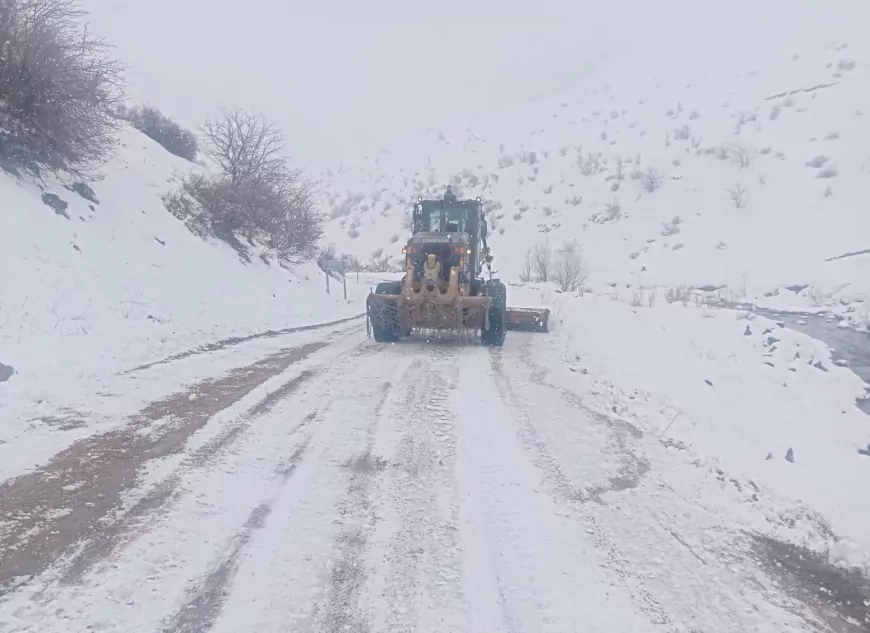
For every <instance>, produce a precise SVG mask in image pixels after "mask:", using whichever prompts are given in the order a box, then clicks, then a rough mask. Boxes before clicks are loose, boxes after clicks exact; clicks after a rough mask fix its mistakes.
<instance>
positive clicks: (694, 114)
mask: <svg viewBox="0 0 870 633" xmlns="http://www.w3.org/2000/svg"><path fill="white" fill-rule="evenodd" d="M699 116H701V114H700V113H699V112H698V111H697V110H692V111H691V112H690V113H689V120H690V121H694V120H695V119H697V118H698V117H699Z"/></svg>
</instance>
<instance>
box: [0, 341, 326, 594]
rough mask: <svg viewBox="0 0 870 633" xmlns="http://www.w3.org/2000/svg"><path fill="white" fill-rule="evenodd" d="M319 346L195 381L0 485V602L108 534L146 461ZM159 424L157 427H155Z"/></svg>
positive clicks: (157, 498) (162, 496) (155, 499)
mask: <svg viewBox="0 0 870 633" xmlns="http://www.w3.org/2000/svg"><path fill="white" fill-rule="evenodd" d="M325 345H326V343H325V342H317V343H310V344H308V345H304V346H301V347H297V348H293V349H287V350H282V351H281V352H278V353H276V354H272V355H271V356H269V357H267V358H265V359H262V360H260V361H258V362H256V363H253V364H251V365H248V366H246V367H243V368H240V369H236V370H234V371H232V372H230V373H229V374H227V375H226V376H224V377H222V378H219V379H211V380H206V381H204V382H201V383H199V384H197V385H195V386H194V387H193V388H192V389H190V390H189V391H187V392H183V393H178V394H174V395H172V396H170V397H168V398H166V399H165V400H161V401H159V402H155V403H153V404H151V405H149V406H148V407H146V408H145V409H144V410H142V411H141V412H140V413H139V414H138V415H136V416H134V417H133V418H132V419H131V421H130V423H129V424H128V425H127V426H126V427H124V428H122V429H118V430H116V431H112V432H109V433H104V434H101V435H96V436H92V437H88V438H86V439H83V440H81V441H79V442H76V443H75V444H73V445H72V446H70V447H69V448H68V449H66V450H65V451H63V452H61V453H59V454H58V455H56V456H55V457H54V458H53V459H52V460H51V461H50V462H49V463H47V464H46V465H45V466H43V467H41V468H39V469H37V470H36V471H34V472H32V473H29V474H27V475H23V476H21V477H17V478H15V479H12V480H10V481H7V482H4V483H3V485H0V508H2V509H3V511H4V517H3V518H4V520H6V521H10V522H11V523H12V527H11V528H10V529H8V530H7V531H5V532H4V534H3V535H2V537H0V551H3V552H4V556H3V558H2V559H0V595H2V594H3V593H5V592H7V591H9V590H10V589H12V588H13V587H14V586H16V585H17V584H20V583H22V582H26V581H27V580H28V579H29V578H31V577H32V576H34V575H35V574H38V573H40V572H42V571H44V570H45V569H46V568H47V567H48V566H49V565H51V564H52V563H53V562H54V561H55V560H57V559H58V558H59V557H60V556H62V555H63V554H64V553H65V552H66V551H67V550H68V549H69V548H70V547H71V546H73V545H74V544H76V543H78V542H79V541H81V540H83V539H94V538H99V537H100V535H101V533H103V532H104V531H105V530H106V529H107V528H106V526H105V525H102V524H101V523H102V522H103V520H104V519H105V517H106V516H107V515H108V514H109V512H110V511H111V510H112V509H114V508H116V507H118V505H119V501H120V495H121V494H122V493H123V492H124V491H126V490H128V489H129V488H131V487H132V486H134V485H135V484H136V479H137V471H138V469H139V468H140V467H141V466H142V465H143V464H145V462H147V461H148V460H151V459H157V458H160V457H165V456H167V455H171V454H174V453H177V452H179V451H180V450H182V448H183V446H184V444H185V442H186V441H187V439H188V438H189V437H190V436H191V435H192V434H193V433H195V432H196V431H197V430H199V429H201V428H202V427H203V426H205V424H206V423H207V422H208V420H209V419H210V418H211V417H212V416H213V415H215V414H216V413H218V412H219V411H221V410H222V409H224V408H226V407H228V406H230V405H231V404H233V403H234V402H236V401H238V400H239V399H240V398H242V397H244V396H245V395H247V394H248V393H250V392H251V391H252V390H253V389H255V388H256V387H258V386H260V385H261V384H263V383H264V382H266V381H267V380H268V379H270V378H272V377H273V376H275V375H277V374H279V373H281V372H282V371H284V370H286V369H287V368H288V367H289V366H290V365H291V364H293V363H295V362H298V361H300V360H302V359H303V358H305V357H307V356H309V355H310V354H312V353H314V352H315V351H317V350H318V349H320V348H322V347H324V346H325ZM158 421H162V422H164V423H163V424H161V425H159V426H154V424H155V423H156V422H158ZM170 483H171V481H170ZM171 489H172V487H171V486H169V489H167V490H164V491H159V492H157V493H155V495H154V496H151V497H149V498H147V499H146V500H143V502H141V503H142V504H143V505H142V506H141V507H140V509H139V510H137V511H136V512H138V513H139V514H141V513H142V512H144V511H145V510H146V509H153V507H154V505H155V504H157V505H159V504H160V503H163V502H165V500H166V499H168V498H170V497H171ZM136 512H134V517H135V514H136Z"/></svg>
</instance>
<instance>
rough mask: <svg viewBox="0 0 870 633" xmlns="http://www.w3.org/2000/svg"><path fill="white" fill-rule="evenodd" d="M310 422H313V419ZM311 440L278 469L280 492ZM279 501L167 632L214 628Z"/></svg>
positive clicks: (265, 508) (260, 509) (253, 517)
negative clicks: (247, 552) (242, 563)
mask: <svg viewBox="0 0 870 633" xmlns="http://www.w3.org/2000/svg"><path fill="white" fill-rule="evenodd" d="M307 419H311V416H309V418H307ZM309 441H310V437H309V438H306V439H305V440H303V441H302V443H300V444H299V446H298V447H297V449H296V450H295V451H294V452H293V454H292V455H290V457H289V458H288V459H287V461H286V462H285V463H283V464H281V465H280V466H279V468H278V470H277V473H278V475H279V481H278V487H279V492H280V488H283V487H284V486H285V485H286V484H287V481H288V480H289V479H290V477H292V476H293V473H294V472H295V471H296V469H297V467H298V466H299V464H300V462H301V461H302V459H303V457H304V455H305V452H306V450H307V449H308V442H309ZM277 498H278V493H276V494H274V495H272V497H271V498H270V499H268V500H267V501H264V502H263V503H261V504H259V505H258V506H257V507H256V508H254V509H253V510H252V511H251V514H250V516H249V517H248V520H247V521H245V524H244V526H243V527H242V529H241V531H240V532H239V533H238V535H236V537H235V538H234V539H233V542H232V544H231V545H230V546H229V548H227V552H226V555H225V556H224V558H223V559H222V560H221V561H220V562H219V563H218V565H217V566H216V567H215V569H214V570H213V571H212V572H211V573H210V574H208V576H206V577H205V578H204V579H203V580H202V582H201V583H200V585H199V586H198V587H197V588H195V589H192V592H193V594H194V595H193V597H192V598H190V599H189V600H187V601H186V602H185V603H184V604H183V605H182V606H181V607H180V608H179V609H178V610H177V611H176V613H175V614H174V615H173V616H172V617H171V619H170V622H169V624H168V625H167V626H166V627H165V628H164V629H163V631H164V632H165V633H206V632H207V631H209V630H210V629H211V628H212V626H214V623H215V622H216V621H217V619H218V616H219V615H220V613H221V608H222V607H223V604H224V601H225V600H226V597H227V593H228V589H229V585H230V582H231V580H232V578H233V576H234V575H235V573H236V570H237V568H238V563H239V558H240V557H241V555H242V554H243V552H244V550H245V547H247V545H248V543H249V542H250V541H251V539H252V537H253V535H254V533H255V532H256V531H257V530H260V529H262V528H263V527H264V526H265V524H266V520H267V519H268V518H269V514H270V513H271V512H272V505H273V504H274V503H275V500H276V499H277Z"/></svg>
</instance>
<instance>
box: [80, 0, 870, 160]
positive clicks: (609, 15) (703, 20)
mask: <svg viewBox="0 0 870 633" xmlns="http://www.w3.org/2000/svg"><path fill="white" fill-rule="evenodd" d="M849 1H851V2H852V3H854V2H856V1H857V2H860V3H862V4H870V3H863V2H862V0H842V2H849ZM81 2H82V6H83V7H84V8H86V9H87V10H88V11H89V12H90V17H89V20H90V22H91V24H92V27H93V29H94V30H95V31H96V32H98V33H99V34H101V35H104V36H106V37H107V38H108V39H109V40H110V41H111V42H112V43H113V44H114V45H115V46H116V47H117V49H118V54H119V55H120V56H121V57H122V58H123V60H124V61H125V62H126V63H127V64H128V67H129V70H128V80H129V82H130V83H131V95H132V96H133V97H134V98H136V99H143V98H144V99H146V100H148V101H149V102H151V103H153V104H154V105H157V106H158V107H160V108H161V109H162V110H164V111H165V112H166V113H167V114H169V115H171V116H173V117H174V118H176V119H178V120H179V121H181V122H182V123H184V124H186V125H188V126H191V127H195V126H197V125H198V124H199V123H200V122H201V121H202V120H203V118H205V117H207V116H209V115H211V114H213V113H215V112H216V111H217V109H218V108H219V107H233V106H240V107H243V108H254V109H257V110H259V111H261V112H263V113H265V114H266V115H268V116H269V117H270V118H272V119H273V120H275V121H277V122H278V123H279V124H280V125H281V127H282V128H283V129H284V131H285V133H286V135H287V138H288V140H289V141H290V145H291V147H292V148H293V154H294V159H295V160H296V162H297V163H300V164H322V163H326V162H335V161H338V160H341V158H342V157H343V156H345V155H347V154H349V153H352V154H356V153H358V152H359V151H364V150H365V151H368V150H374V149H379V148H381V147H383V146H389V145H390V144H391V142H395V141H396V140H398V139H401V138H402V137H403V136H407V135H410V134H415V133H419V132H424V131H426V130H427V129H429V128H434V129H438V127H439V126H445V125H449V124H450V123H451V122H460V121H463V120H465V119H468V118H469V117H471V116H473V115H476V114H483V113H487V112H491V111H493V110H497V109H502V108H507V107H510V106H511V105H513V104H518V103H523V102H526V101H528V100H530V99H533V98H536V97H539V96H544V95H547V94H549V93H553V92H556V91H558V90H559V89H561V88H563V87H567V86H569V85H571V84H572V83H576V82H578V81H582V78H583V76H584V73H588V72H593V71H596V70H597V69H600V67H601V65H602V64H607V63H610V62H612V61H613V60H614V59H616V58H617V57H619V56H624V55H632V56H634V55H636V54H637V53H638V52H640V53H641V55H643V53H644V52H645V51H650V50H655V49H662V48H666V47H674V46H676V45H677V44H676V43H677V42H678V41H679V39H680V38H685V37H694V38H695V39H696V40H697V39H698V38H699V36H700V41H702V42H704V41H708V40H709V39H710V38H709V37H708V35H714V34H715V35H718V36H719V37H720V39H721V40H722V41H723V42H726V43H727V44H726V45H739V40H740V38H741V37H746V36H747V35H746V29H747V28H749V26H751V27H752V28H755V29H756V31H755V32H758V33H765V32H766V33H768V34H769V35H770V37H771V38H781V37H784V36H785V35H786V33H785V32H786V31H788V30H789V28H790V27H789V26H788V24H789V23H790V21H791V20H794V19H796V18H798V17H801V18H803V20H802V23H804V24H814V23H816V22H817V21H818V18H820V17H824V16H830V15H831V14H834V13H836V11H837V10H836V9H834V8H833V7H834V5H835V4H842V2H840V1H839V0H838V2H833V1H832V0H728V1H727V2H720V1H717V0H595V1H590V0H500V1H499V0H464V1H463V0H428V1H423V2H421V1H419V0H418V1H413V0H404V1H403V0H368V1H361V0H235V1H233V2H230V1H228V0H81ZM784 6H785V7H788V8H786V9H783V8H782V7H784ZM864 15H866V12H865V14H864ZM806 18H809V20H807V19H806ZM868 24H870V23H868ZM740 25H743V26H740ZM868 28H870V26H868ZM711 29H712V30H713V31H715V33H714V34H706V33H705V32H706V31H710V30H711ZM735 33H740V35H739V36H737V37H735ZM695 45H696V44H695ZM686 50H687V51H688V50H689V49H688V48H687V49H686Z"/></svg>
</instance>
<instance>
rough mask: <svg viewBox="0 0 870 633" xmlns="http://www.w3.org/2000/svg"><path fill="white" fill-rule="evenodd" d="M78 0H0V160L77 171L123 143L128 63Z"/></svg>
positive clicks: (32, 167) (33, 168)
mask: <svg viewBox="0 0 870 633" xmlns="http://www.w3.org/2000/svg"><path fill="white" fill-rule="evenodd" d="M84 15H85V12H83V11H81V10H80V9H78V8H77V6H76V3H75V2H74V0H0V160H2V161H3V162H5V163H7V164H10V165H18V166H20V167H23V168H25V169H28V170H31V171H34V172H37V171H38V170H39V168H40V167H46V168H48V169H51V170H61V169H62V170H67V171H69V172H72V173H76V174H79V175H82V174H84V173H85V172H87V171H90V170H91V169H94V168H96V167H98V166H99V165H101V164H102V163H103V162H104V161H105V160H106V159H107V158H108V157H109V155H110V154H111V152H112V150H113V149H114V147H115V145H116V143H117V137H116V132H117V129H118V125H119V123H118V120H117V119H116V118H115V116H114V114H115V112H116V110H117V108H118V107H119V106H120V105H121V103H122V102H123V99H124V85H123V70H124V69H123V66H122V64H120V63H119V62H118V61H116V60H115V59H112V57H111V56H110V47H109V45H108V44H107V43H106V42H105V41H104V40H102V39H99V38H96V37H94V36H92V35H91V34H90V33H89V32H88V30H87V28H86V27H85V26H83V25H82V23H81V18H82V17H83V16H84Z"/></svg>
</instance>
